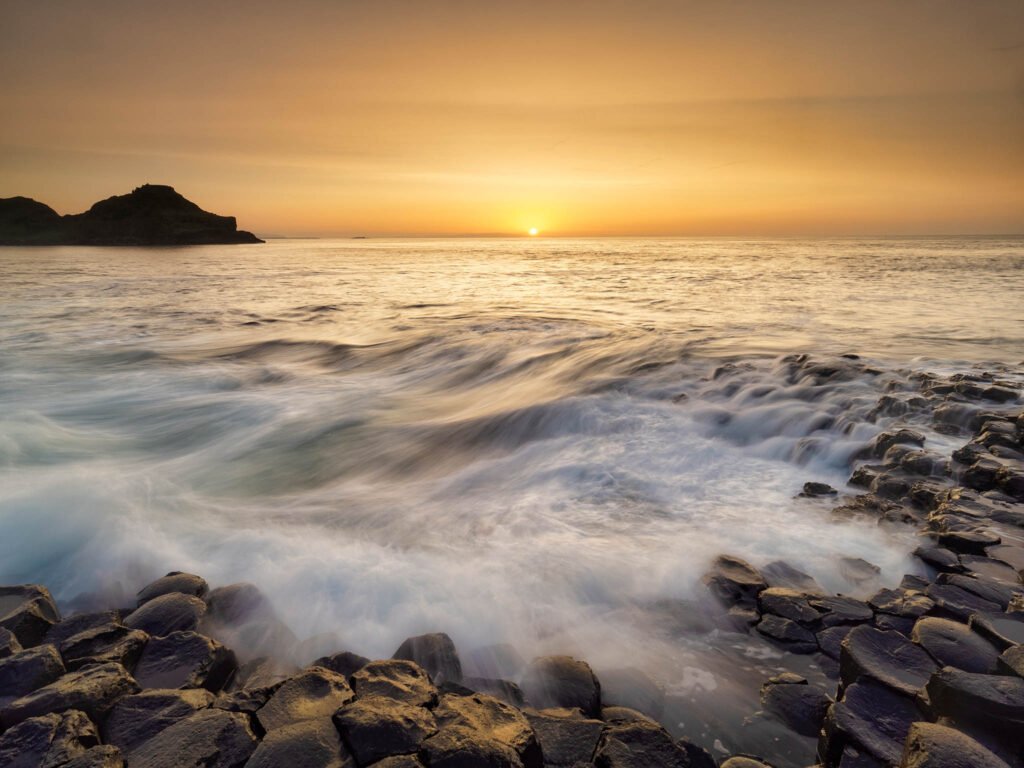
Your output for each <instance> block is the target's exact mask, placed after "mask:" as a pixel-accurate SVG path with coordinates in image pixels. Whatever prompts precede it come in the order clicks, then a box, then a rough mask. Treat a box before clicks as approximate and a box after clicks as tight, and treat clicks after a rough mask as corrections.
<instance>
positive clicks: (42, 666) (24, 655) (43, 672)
mask: <svg viewBox="0 0 1024 768" xmlns="http://www.w3.org/2000/svg"><path fill="white" fill-rule="evenodd" d="M65 671H66V670H65V669H64V662H63V660H61V657H60V654H59V653H57V649H56V648H54V647H53V646H52V645H38V646H36V647H35V648H29V649H28V650H25V651H18V652H17V653H15V654H12V655H11V656H8V657H7V658H6V659H0V706H3V705H4V704H8V703H10V702H12V701H14V700H15V699H17V698H19V697H21V696H24V695H25V694H27V693H31V692H32V691H34V690H36V689H37V688H42V687H43V686H44V685H49V684H50V683H52V682H53V681H54V680H56V679H57V678H59V677H60V676H61V675H63V674H64V672H65Z"/></svg>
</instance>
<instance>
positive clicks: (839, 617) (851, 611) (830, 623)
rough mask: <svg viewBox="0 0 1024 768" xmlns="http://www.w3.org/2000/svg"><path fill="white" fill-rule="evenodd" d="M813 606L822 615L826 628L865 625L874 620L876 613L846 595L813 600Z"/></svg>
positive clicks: (861, 601) (865, 604) (863, 603)
mask: <svg viewBox="0 0 1024 768" xmlns="http://www.w3.org/2000/svg"><path fill="white" fill-rule="evenodd" d="M811 605H813V606H814V607H815V608H817V609H818V611H819V612H820V613H821V614H822V617H821V623H822V625H823V626H825V627H835V626H838V625H840V624H863V623H864V622H866V621H871V620H872V619H873V618H874V613H873V612H872V610H871V607H870V606H869V605H868V604H867V603H865V602H864V601H863V600H857V599H856V598H853V597H846V596H844V595H828V596H824V597H816V598H813V599H812V600H811Z"/></svg>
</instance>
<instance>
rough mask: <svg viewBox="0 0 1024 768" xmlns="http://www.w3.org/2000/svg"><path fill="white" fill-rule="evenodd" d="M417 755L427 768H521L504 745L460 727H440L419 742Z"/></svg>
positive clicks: (479, 733) (511, 751) (484, 735)
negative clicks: (421, 742) (419, 755)
mask: <svg viewBox="0 0 1024 768" xmlns="http://www.w3.org/2000/svg"><path fill="white" fill-rule="evenodd" d="M421 753H422V754H423V756H424V757H425V758H426V763H427V765H429V766H430V768H523V764H522V761H520V759H519V756H518V755H517V754H516V753H515V751H514V750H513V749H512V748H511V747H509V746H508V745H507V744H503V743H502V742H500V741H498V740H497V739H494V738H492V737H490V736H488V735H487V734H485V733H481V732H480V731H477V730H474V729H472V728H465V727H461V726H452V727H450V728H442V729H441V730H440V731H438V732H437V733H436V734H434V735H433V736H431V737H430V738H429V739H427V740H426V741H425V742H423V747H422V750H421ZM375 768H376V766H375Z"/></svg>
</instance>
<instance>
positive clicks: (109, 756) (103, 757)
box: [60, 744, 125, 768]
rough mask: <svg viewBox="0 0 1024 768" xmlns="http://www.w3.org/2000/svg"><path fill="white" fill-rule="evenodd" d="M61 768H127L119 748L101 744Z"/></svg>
mask: <svg viewBox="0 0 1024 768" xmlns="http://www.w3.org/2000/svg"><path fill="white" fill-rule="evenodd" d="M60 768H125V762H124V757H123V756H122V755H121V750H119V749H118V748H117V747H112V746H110V745H109V744H100V745H98V746H95V747H91V748H90V749H87V750H85V752H83V753H82V754H80V755H78V757H75V758H72V759H71V760H69V761H68V762H66V763H62V764H61V767H60Z"/></svg>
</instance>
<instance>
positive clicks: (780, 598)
mask: <svg viewBox="0 0 1024 768" xmlns="http://www.w3.org/2000/svg"><path fill="white" fill-rule="evenodd" d="M810 600H811V596H810V595H807V594H805V593H803V592H797V591H796V590H793V589H786V588H784V587H769V588H768V589H766V590H764V591H762V592H761V594H759V595H758V597H757V604H758V608H759V609H760V611H761V613H762V614H771V615H774V616H779V617H781V618H783V619H789V620H790V621H795V622H796V623H797V624H800V625H801V626H804V627H814V626H816V625H817V624H818V622H819V621H820V619H821V612H820V611H818V609H817V608H815V607H814V606H812V605H811V603H810Z"/></svg>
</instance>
